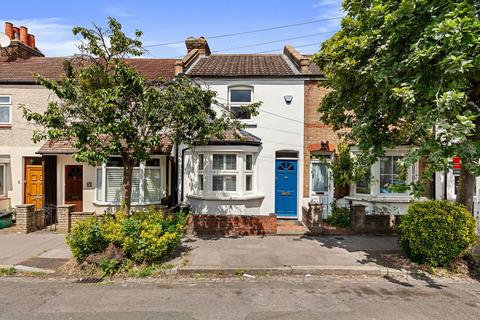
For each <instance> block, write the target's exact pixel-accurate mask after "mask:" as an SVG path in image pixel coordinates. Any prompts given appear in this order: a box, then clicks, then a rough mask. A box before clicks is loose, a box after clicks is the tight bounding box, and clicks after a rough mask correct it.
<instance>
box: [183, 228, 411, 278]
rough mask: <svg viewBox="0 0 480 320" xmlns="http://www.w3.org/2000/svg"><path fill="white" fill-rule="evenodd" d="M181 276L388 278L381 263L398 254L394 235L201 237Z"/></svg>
mask: <svg viewBox="0 0 480 320" xmlns="http://www.w3.org/2000/svg"><path fill="white" fill-rule="evenodd" d="M182 246H183V251H184V261H185V262H184V263H183V264H182V265H181V266H180V267H179V271H180V272H185V273H188V272H218V271H226V272H240V271H244V272H248V271H251V272H253V271H255V272H259V271H270V272H278V273H285V272H286V273H292V272H293V273H301V274H305V273H311V274H313V273H319V274H328V273H335V274H344V273H347V274H349V273H350V274H351V273H360V274H362V273H367V274H379V275H383V274H388V273H391V272H402V271H400V270H394V269H392V268H389V267H387V266H385V265H383V264H381V263H379V261H378V259H377V254H379V253H394V252H397V251H398V246H397V238H396V237H391V236H341V237H340V236H338V237H335V236H324V237H309V236H270V237H241V238H215V239H198V238H188V239H186V240H185V241H184V242H183V244H182Z"/></svg>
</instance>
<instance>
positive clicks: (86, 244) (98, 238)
mask: <svg viewBox="0 0 480 320" xmlns="http://www.w3.org/2000/svg"><path fill="white" fill-rule="evenodd" d="M67 244H68V245H69V246H70V249H71V250H72V254H73V256H74V257H75V259H77V261H79V262H83V261H84V260H85V258H86V257H88V255H89V254H91V253H96V252H102V251H103V250H104V249H105V248H106V247H107V245H108V240H107V238H106V237H105V230H104V228H103V225H102V223H101V220H100V219H97V218H96V217H91V218H88V219H85V220H83V221H80V222H79V223H77V224H76V225H75V226H74V227H73V228H72V230H71V232H70V234H69V235H68V236H67Z"/></svg>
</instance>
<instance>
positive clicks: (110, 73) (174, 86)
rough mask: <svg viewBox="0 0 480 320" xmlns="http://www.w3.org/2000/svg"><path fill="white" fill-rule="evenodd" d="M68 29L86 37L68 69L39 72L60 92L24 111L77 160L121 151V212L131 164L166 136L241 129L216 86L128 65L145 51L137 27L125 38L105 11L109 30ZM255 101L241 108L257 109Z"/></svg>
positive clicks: (185, 138)
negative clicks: (68, 144)
mask: <svg viewBox="0 0 480 320" xmlns="http://www.w3.org/2000/svg"><path fill="white" fill-rule="evenodd" d="M73 34H74V35H79V36H81V38H82V39H83V40H82V43H81V44H80V45H79V49H80V52H81V55H80V56H79V57H77V58H75V59H72V60H66V61H65V63H64V71H65V75H64V76H63V77H62V78H61V79H59V80H58V79H57V80H51V79H46V78H43V77H38V81H39V82H40V84H42V85H43V86H45V87H46V88H48V89H50V90H51V91H52V92H53V93H54V94H55V95H56V97H57V98H58V99H56V100H54V101H51V102H49V104H48V106H47V110H46V111H45V112H44V113H35V112H31V111H30V110H29V109H28V108H26V107H24V116H25V117H26V118H27V120H29V121H32V122H34V123H36V124H37V125H40V128H41V129H40V130H36V131H35V132H34V135H33V140H34V141H35V142H38V141H41V140H46V139H49V140H54V141H55V140H59V139H69V140H71V141H72V142H73V143H74V146H75V147H76V148H77V149H78V151H77V152H76V153H75V154H74V155H73V157H74V159H75V160H76V161H79V162H85V163H87V164H90V165H92V166H94V165H97V164H98V163H101V162H105V161H107V159H108V157H109V156H111V155H119V156H121V158H122V160H123V185H122V196H121V199H122V206H123V210H124V211H125V212H127V213H128V212H130V207H131V193H132V173H133V168H134V167H135V165H136V164H137V163H139V162H141V161H144V160H147V159H148V158H149V156H150V154H151V153H152V151H154V150H158V149H161V147H162V140H163V141H164V139H162V138H163V137H169V138H171V139H172V140H173V141H175V142H176V143H180V142H181V143H185V144H202V143H205V142H206V141H207V140H208V139H210V138H221V137H223V135H224V134H225V132H226V131H227V130H232V129H233V130H236V129H239V128H241V124H240V122H239V121H238V120H237V119H235V118H234V117H233V115H232V114H231V113H230V112H227V111H226V110H224V109H222V108H216V107H215V106H216V105H218V103H217V101H216V100H215V92H213V91H210V90H205V89H203V88H202V86H201V85H200V84H197V83H196V82H194V81H192V80H190V79H187V78H185V77H180V78H176V79H175V80H173V81H166V80H162V79H158V80H157V81H147V80H146V79H145V78H144V77H143V76H142V75H141V74H139V73H138V72H137V71H136V70H135V69H134V68H132V67H130V66H129V64H128V57H130V56H140V55H142V54H143V53H144V50H143V49H142V43H141V41H140V37H141V35H142V32H141V31H138V30H137V31H135V38H129V37H128V36H126V35H125V34H124V33H123V31H122V26H121V24H120V23H119V22H118V21H116V20H115V19H113V18H108V28H107V29H104V28H101V27H98V26H95V25H94V28H93V29H87V28H82V27H75V28H74V29H73ZM258 106H259V104H258V103H257V104H252V105H249V106H245V107H244V109H245V110H246V111H247V112H251V113H252V114H256V113H257V108H258Z"/></svg>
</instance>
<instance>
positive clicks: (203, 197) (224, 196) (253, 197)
mask: <svg viewBox="0 0 480 320" xmlns="http://www.w3.org/2000/svg"><path fill="white" fill-rule="evenodd" d="M187 198H190V199H196V200H217V201H231V200H239V201H248V200H258V199H263V198H265V196H264V195H263V194H248V195H243V196H240V195H228V194H219V195H195V194H189V195H187Z"/></svg>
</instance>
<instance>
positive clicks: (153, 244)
mask: <svg viewBox="0 0 480 320" xmlns="http://www.w3.org/2000/svg"><path fill="white" fill-rule="evenodd" d="M185 225H186V216H185V215H184V214H182V213H180V214H176V215H172V214H165V213H163V212H161V211H158V210H154V209H152V210H148V211H139V212H134V213H133V214H132V215H130V216H127V215H125V214H124V213H122V212H117V213H116V214H115V215H113V216H104V217H98V218H90V219H87V220H84V221H80V222H79V223H78V224H77V225H75V226H74V227H73V228H72V231H71V233H70V234H69V235H68V236H67V243H68V244H69V246H70V248H71V250H72V252H73V255H74V257H75V258H76V259H77V261H79V262H82V261H84V260H85V258H86V257H87V256H88V255H89V254H92V253H102V252H103V251H104V250H105V248H106V247H107V246H108V245H109V244H112V245H114V246H117V247H119V248H122V249H123V251H124V252H125V255H126V258H128V259H131V260H133V261H135V262H139V263H143V262H146V263H154V262H158V261H160V260H162V259H163V258H165V257H166V256H167V255H168V254H169V253H170V252H172V250H173V249H175V247H176V246H177V245H178V243H179V242H180V240H181V239H182V237H183V234H184V231H185Z"/></svg>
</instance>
